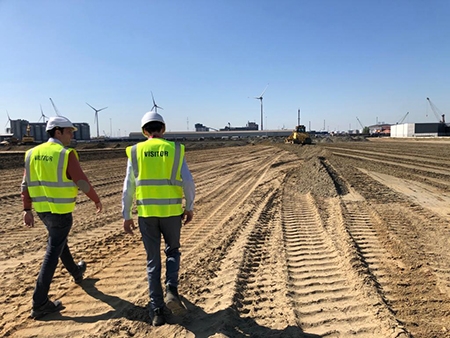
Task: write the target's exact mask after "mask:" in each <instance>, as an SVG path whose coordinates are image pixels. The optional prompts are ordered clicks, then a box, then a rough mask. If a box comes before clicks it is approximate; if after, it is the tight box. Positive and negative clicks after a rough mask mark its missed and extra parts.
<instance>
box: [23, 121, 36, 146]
mask: <svg viewBox="0 0 450 338" xmlns="http://www.w3.org/2000/svg"><path fill="white" fill-rule="evenodd" d="M30 131H31V127H30V125H28V126H27V133H26V134H25V135H23V137H22V142H21V143H22V144H33V143H34V137H33V136H32V135H31V134H30Z"/></svg>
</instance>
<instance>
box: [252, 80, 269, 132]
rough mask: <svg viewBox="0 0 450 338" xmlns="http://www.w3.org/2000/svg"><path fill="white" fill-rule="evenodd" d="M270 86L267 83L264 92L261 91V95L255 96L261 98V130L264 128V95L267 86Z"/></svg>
mask: <svg viewBox="0 0 450 338" xmlns="http://www.w3.org/2000/svg"><path fill="white" fill-rule="evenodd" d="M268 86H269V84H267V86H266V88H264V90H263V92H262V93H261V95H259V96H257V97H255V99H257V100H259V101H260V102H261V130H264V125H263V115H264V113H263V95H264V93H265V92H266V89H267V87H268Z"/></svg>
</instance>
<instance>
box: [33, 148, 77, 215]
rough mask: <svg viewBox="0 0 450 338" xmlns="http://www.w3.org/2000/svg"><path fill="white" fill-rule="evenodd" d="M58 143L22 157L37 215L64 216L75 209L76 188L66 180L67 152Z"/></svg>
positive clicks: (68, 152) (69, 149)
mask: <svg viewBox="0 0 450 338" xmlns="http://www.w3.org/2000/svg"><path fill="white" fill-rule="evenodd" d="M72 151H73V152H75V155H76V156H77V158H78V154H77V152H76V151H75V149H71V148H65V147H63V146H62V145H61V144H59V143H54V142H45V143H43V144H40V145H38V146H36V147H34V148H33V149H30V150H28V151H27V152H26V153H25V169H26V182H27V186H28V192H29V194H30V197H31V200H32V202H33V207H34V210H36V211H37V212H51V213H53V214H67V213H70V212H72V211H73V210H74V209H75V201H76V197H77V194H78V187H77V186H76V185H75V183H74V182H73V181H72V180H70V179H68V178H67V175H66V172H67V164H68V161H69V154H70V152H72Z"/></svg>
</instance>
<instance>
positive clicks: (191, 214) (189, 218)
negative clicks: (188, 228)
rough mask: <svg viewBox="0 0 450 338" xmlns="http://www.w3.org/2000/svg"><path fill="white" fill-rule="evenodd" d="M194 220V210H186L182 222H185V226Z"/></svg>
mask: <svg viewBox="0 0 450 338" xmlns="http://www.w3.org/2000/svg"><path fill="white" fill-rule="evenodd" d="M192 218H194V211H193V210H184V212H183V215H181V220H182V221H183V224H184V225H186V224H188V223H189V222H190V221H192Z"/></svg>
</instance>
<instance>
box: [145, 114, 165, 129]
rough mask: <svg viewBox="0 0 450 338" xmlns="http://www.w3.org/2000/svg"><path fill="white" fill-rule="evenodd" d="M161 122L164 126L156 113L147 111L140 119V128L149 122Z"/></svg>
mask: <svg viewBox="0 0 450 338" xmlns="http://www.w3.org/2000/svg"><path fill="white" fill-rule="evenodd" d="M156 121H157V122H161V123H162V124H166V123H165V122H164V119H163V117H162V116H161V115H159V114H158V113H156V112H154V111H153V110H152V111H149V112H147V113H145V114H144V116H142V119H141V128H142V127H144V126H145V125H146V124H147V123H149V122H156Z"/></svg>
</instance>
